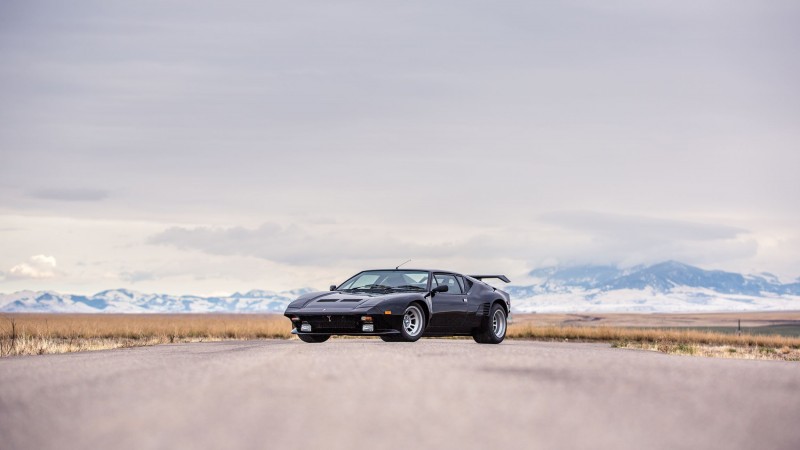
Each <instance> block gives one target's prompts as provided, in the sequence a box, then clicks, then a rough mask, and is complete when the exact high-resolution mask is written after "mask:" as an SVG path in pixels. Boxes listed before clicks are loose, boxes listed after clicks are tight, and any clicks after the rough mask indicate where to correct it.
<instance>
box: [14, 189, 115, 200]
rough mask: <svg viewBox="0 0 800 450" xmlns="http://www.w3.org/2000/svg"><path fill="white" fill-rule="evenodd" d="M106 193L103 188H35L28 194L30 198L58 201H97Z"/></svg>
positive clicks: (104, 196) (107, 193) (104, 197)
mask: <svg viewBox="0 0 800 450" xmlns="http://www.w3.org/2000/svg"><path fill="white" fill-rule="evenodd" d="M108 195H109V192H108V191H106V190H103V189H81V188H59V189H37V190H34V191H32V192H31V193H30V194H29V196H30V197H32V198H37V199H40V200H54V201H60V202H99V201H101V200H105V199H106V198H108Z"/></svg>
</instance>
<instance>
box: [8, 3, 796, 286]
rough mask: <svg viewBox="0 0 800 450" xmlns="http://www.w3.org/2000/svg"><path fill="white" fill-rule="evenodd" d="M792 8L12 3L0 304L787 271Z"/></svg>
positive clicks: (791, 261)
mask: <svg viewBox="0 0 800 450" xmlns="http://www.w3.org/2000/svg"><path fill="white" fill-rule="evenodd" d="M798 23H800V3H798V2H796V1H791V2H781V1H769V2H764V1H749V2H739V1H731V0H722V1H711V2H707V1H692V2H676V1H674V0H670V1H647V2H642V1H638V0H637V1H609V2H597V1H591V0H587V1H558V2H531V1H495V0H487V1H465V0H458V1H438V2H430V1H402V2H381V1H347V2H333V1H319V2H305V1H294V2H269V1H252V2H210V1H209V2H203V1H186V2H163V1H154V2H146V1H139V2H129V1H119V2H117V1H109V0H101V1H96V2H90V1H75V2H61V1H53V2H31V1H3V2H2V3H0V58H2V64H0V199H1V202H0V247H2V251H1V252H0V292H5V293H8V292H11V291H16V290H20V289H36V290H38V289H54V290H58V291H64V292H75V293H93V292H96V291H98V290H101V289H106V288H116V287H127V288H132V289H135V290H140V291H144V292H166V293H176V294H177V293H196V294H212V293H223V292H227V293H230V292H234V291H237V290H248V289H252V288H264V289H275V290H281V289H290V288H296V287H303V286H311V287H318V288H323V287H325V286H327V285H329V284H331V283H334V282H340V281H343V280H344V279H345V278H346V277H348V276H349V275H351V274H352V273H354V272H356V271H358V270H361V269H364V268H373V267H386V266H394V265H397V264H398V263H400V262H402V261H404V260H406V259H408V258H413V259H414V261H413V262H412V263H411V265H412V266H416V267H431V266H434V267H443V268H450V269H453V270H457V271H464V272H473V271H477V272H502V273H506V274H508V275H509V276H510V277H512V278H513V279H514V281H519V282H522V281H524V274H525V273H527V272H528V271H530V270H531V269H533V268H536V267H541V266H544V265H551V264H578V263H604V264H618V265H623V266H630V265H635V264H643V263H651V262H657V261H661V260H666V259H676V260H680V261H683V262H687V263H690V264H696V265H699V266H701V267H704V268H718V269H728V270H735V271H743V272H761V271H768V272H772V273H775V274H777V275H779V276H781V278H782V279H783V280H784V281H791V280H793V279H795V278H797V277H798V276H800V226H798V225H800V208H798V205H800V181H798V179H799V177H798V172H800V170H799V169H800V126H799V125H800V83H798V80H800V58H798V55H800V27H798V26H797V24H798Z"/></svg>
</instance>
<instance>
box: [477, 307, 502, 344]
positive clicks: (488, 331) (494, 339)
mask: <svg viewBox="0 0 800 450" xmlns="http://www.w3.org/2000/svg"><path fill="white" fill-rule="evenodd" d="M507 329H508V316H507V315H506V310H505V309H503V307H502V306H500V303H495V304H494V305H492V308H491V309H489V317H487V318H486V320H485V321H484V323H483V325H481V329H480V331H478V332H477V333H475V334H473V335H472V338H473V339H475V342H477V343H478V344H499V343H501V342H503V339H505V338H506V330H507Z"/></svg>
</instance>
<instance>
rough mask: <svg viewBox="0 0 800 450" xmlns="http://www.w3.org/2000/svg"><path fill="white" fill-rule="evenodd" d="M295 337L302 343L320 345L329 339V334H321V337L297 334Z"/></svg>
mask: <svg viewBox="0 0 800 450" xmlns="http://www.w3.org/2000/svg"><path fill="white" fill-rule="evenodd" d="M297 337H299V338H300V340H301V341H303V342H308V343H309V344H321V343H323V342H325V341H327V340H328V339H330V338H331V335H330V334H323V335H319V334H317V335H311V334H298V335H297Z"/></svg>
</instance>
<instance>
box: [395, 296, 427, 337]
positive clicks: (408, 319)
mask: <svg viewBox="0 0 800 450" xmlns="http://www.w3.org/2000/svg"><path fill="white" fill-rule="evenodd" d="M424 330H425V313H423V312H422V308H420V307H419V305H416V304H412V305H408V308H406V311H405V312H404V313H403V323H402V324H401V326H400V336H399V337H400V340H402V341H406V342H414V341H416V340H418V339H419V338H421V337H422V332H423V331H424Z"/></svg>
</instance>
